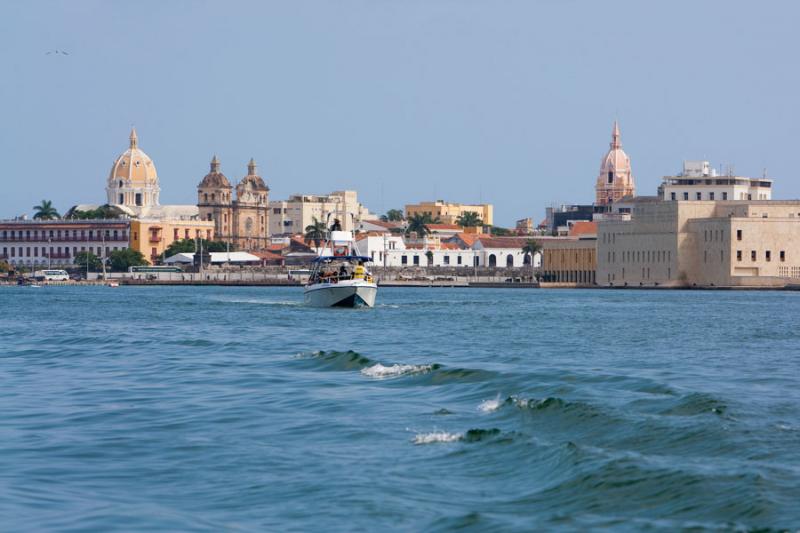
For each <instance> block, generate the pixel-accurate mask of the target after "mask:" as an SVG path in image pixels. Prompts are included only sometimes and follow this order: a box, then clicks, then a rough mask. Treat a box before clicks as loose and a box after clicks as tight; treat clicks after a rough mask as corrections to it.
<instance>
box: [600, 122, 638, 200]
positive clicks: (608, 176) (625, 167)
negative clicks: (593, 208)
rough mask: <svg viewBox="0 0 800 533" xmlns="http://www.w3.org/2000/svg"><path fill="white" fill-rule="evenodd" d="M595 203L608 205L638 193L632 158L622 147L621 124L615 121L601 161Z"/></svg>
mask: <svg viewBox="0 0 800 533" xmlns="http://www.w3.org/2000/svg"><path fill="white" fill-rule="evenodd" d="M595 193H596V197H595V204H596V205H608V204H612V203H614V202H618V201H620V200H621V199H622V198H623V197H625V196H635V195H636V185H635V184H634V182H633V174H632V173H631V158H630V157H628V154H626V153H625V151H624V150H623V149H622V142H621V141H620V134H619V124H618V123H617V122H616V121H614V129H613V131H612V132H611V145H610V147H609V150H608V152H607V153H606V155H605V156H603V160H602V161H601V162H600V175H599V176H597V184H596V185H595Z"/></svg>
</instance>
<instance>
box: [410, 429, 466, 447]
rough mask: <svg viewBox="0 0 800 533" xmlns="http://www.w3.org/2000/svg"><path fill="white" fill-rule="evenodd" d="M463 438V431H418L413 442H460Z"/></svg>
mask: <svg viewBox="0 0 800 533" xmlns="http://www.w3.org/2000/svg"><path fill="white" fill-rule="evenodd" d="M462 438H464V435H462V434H461V433H448V432H446V431H431V432H430V433H417V434H416V435H415V436H414V440H413V441H412V442H413V443H414V444H434V443H439V442H458V441H460V440H461V439H462Z"/></svg>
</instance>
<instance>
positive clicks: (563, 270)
mask: <svg viewBox="0 0 800 533" xmlns="http://www.w3.org/2000/svg"><path fill="white" fill-rule="evenodd" d="M596 271H597V236H596V235H580V236H568V237H555V238H550V239H543V240H542V274H541V279H540V281H541V283H542V285H543V286H547V285H550V286H565V287H588V286H592V285H594V283H595V273H596Z"/></svg>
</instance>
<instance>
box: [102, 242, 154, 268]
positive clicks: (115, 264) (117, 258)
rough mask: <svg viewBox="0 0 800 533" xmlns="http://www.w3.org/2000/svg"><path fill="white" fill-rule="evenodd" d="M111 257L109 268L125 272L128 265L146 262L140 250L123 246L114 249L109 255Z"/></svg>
mask: <svg viewBox="0 0 800 533" xmlns="http://www.w3.org/2000/svg"><path fill="white" fill-rule="evenodd" d="M109 257H110V259H111V270H114V271H116V272H127V270H128V268H129V267H132V266H141V265H146V264H148V263H147V261H146V260H145V258H144V256H143V255H142V253H141V252H138V251H136V250H131V249H130V248H125V249H124V250H115V251H113V252H111V255H110V256H109Z"/></svg>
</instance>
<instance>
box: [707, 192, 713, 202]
mask: <svg viewBox="0 0 800 533" xmlns="http://www.w3.org/2000/svg"><path fill="white" fill-rule="evenodd" d="M708 199H709V200H713V199H714V193H713V192H710V193H708Z"/></svg>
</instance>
